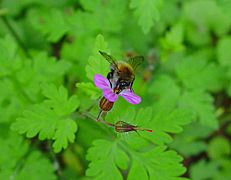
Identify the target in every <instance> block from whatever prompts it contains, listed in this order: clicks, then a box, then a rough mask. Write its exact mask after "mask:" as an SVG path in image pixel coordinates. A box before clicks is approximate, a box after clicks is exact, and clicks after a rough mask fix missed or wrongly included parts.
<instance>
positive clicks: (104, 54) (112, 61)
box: [99, 51, 118, 69]
mask: <svg viewBox="0 0 231 180" xmlns="http://www.w3.org/2000/svg"><path fill="white" fill-rule="evenodd" d="M99 53H100V54H101V55H102V56H103V57H104V58H105V59H106V60H107V61H108V62H109V63H110V64H112V65H113V66H114V67H115V68H116V69H118V67H117V63H116V59H115V58H114V57H112V56H111V55H109V54H107V53H105V52H103V51H99Z"/></svg>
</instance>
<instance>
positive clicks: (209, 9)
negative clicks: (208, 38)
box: [184, 0, 231, 35]
mask: <svg viewBox="0 0 231 180" xmlns="http://www.w3.org/2000/svg"><path fill="white" fill-rule="evenodd" d="M184 12H185V16H186V18H188V19H189V20H190V21H192V22H193V23H195V24H196V26H197V27H200V29H203V31H207V33H208V32H209V29H211V30H213V31H214V32H215V33H216V34H217V35H222V34H225V33H226V32H227V31H229V26H230V22H231V21H230V19H229V18H228V16H227V15H226V14H225V13H224V12H223V11H222V9H221V8H220V7H219V6H218V5H217V2H216V1H214V0H203V1H200V0H196V1H189V2H187V3H185V4H184Z"/></svg>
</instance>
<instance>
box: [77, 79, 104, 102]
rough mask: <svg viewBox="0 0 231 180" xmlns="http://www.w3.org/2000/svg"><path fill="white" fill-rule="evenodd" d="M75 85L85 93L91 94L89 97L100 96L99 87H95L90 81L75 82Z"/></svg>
mask: <svg viewBox="0 0 231 180" xmlns="http://www.w3.org/2000/svg"><path fill="white" fill-rule="evenodd" d="M76 87H77V88H79V89H80V90H82V91H83V92H85V93H86V94H87V95H89V96H91V99H97V98H99V97H100V96H101V94H102V92H101V90H100V89H98V88H97V87H95V86H94V85H93V84H92V83H90V82H88V83H84V82H82V83H77V84H76Z"/></svg>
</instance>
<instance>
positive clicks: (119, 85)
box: [97, 51, 144, 120]
mask: <svg viewBox="0 0 231 180" xmlns="http://www.w3.org/2000/svg"><path fill="white" fill-rule="evenodd" d="M99 53H100V54H101V55H102V56H103V57H104V58H105V59H106V60H107V61H108V62H109V63H110V72H109V73H108V74H107V79H108V81H109V83H110V87H111V89H112V90H113V93H114V94H117V95H119V94H120V93H121V92H122V91H123V90H130V91H132V92H133V90H132V85H133V82H134V80H135V70H136V69H137V67H138V66H139V65H140V64H141V63H142V62H143V61H144V57H143V56H135V57H132V58H129V59H128V61H117V60H116V59H115V58H114V57H112V56H110V55H108V54H107V53H105V52H102V51H99ZM130 99H131V97H130ZM133 104H135V103H133ZM113 105H114V102H110V101H109V100H108V99H106V98H105V97H102V98H101V100H100V102H99V107H100V109H101V110H100V113H99V114H98V117H97V120H99V117H100V116H101V114H102V113H103V112H104V113H107V112H108V111H110V110H111V109H112V107H113Z"/></svg>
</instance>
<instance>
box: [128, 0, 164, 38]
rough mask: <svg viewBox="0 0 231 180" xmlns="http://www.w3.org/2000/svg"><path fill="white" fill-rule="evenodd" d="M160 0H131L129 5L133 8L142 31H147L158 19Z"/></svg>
mask: <svg viewBox="0 0 231 180" xmlns="http://www.w3.org/2000/svg"><path fill="white" fill-rule="evenodd" d="M161 4H162V0H131V3H130V7H131V8H132V9H135V15H136V16H138V19H139V20H138V23H139V25H140V26H141V27H142V30H143V32H144V33H148V32H149V31H150V29H151V27H152V26H153V25H154V22H155V21H158V20H159V16H160V15H159V9H160V6H161Z"/></svg>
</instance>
